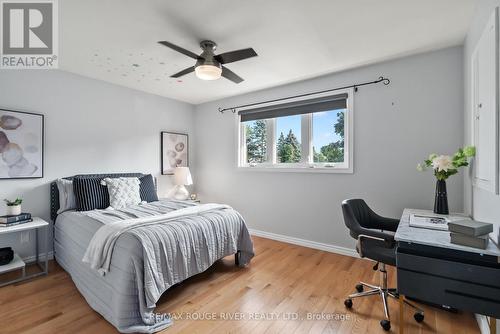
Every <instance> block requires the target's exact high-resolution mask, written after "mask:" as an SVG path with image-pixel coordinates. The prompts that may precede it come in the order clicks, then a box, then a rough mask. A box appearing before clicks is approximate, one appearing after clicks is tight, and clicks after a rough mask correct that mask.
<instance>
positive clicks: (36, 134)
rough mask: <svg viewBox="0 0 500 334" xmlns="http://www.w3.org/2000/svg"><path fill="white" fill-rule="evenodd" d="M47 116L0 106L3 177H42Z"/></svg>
mask: <svg viewBox="0 0 500 334" xmlns="http://www.w3.org/2000/svg"><path fill="white" fill-rule="evenodd" d="M43 123H44V116H43V115H41V114H35V113H30V112H24V111H15V110H8V109H0V179H10V180H12V179H35V178H43V135H44V133H43V131H44V130H43V127H44V124H43Z"/></svg>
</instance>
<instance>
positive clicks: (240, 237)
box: [82, 201, 254, 308]
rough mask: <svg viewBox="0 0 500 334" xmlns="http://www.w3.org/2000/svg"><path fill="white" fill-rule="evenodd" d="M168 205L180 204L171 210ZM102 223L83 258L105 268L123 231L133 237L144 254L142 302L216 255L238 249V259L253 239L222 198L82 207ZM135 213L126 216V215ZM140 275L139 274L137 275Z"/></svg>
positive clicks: (248, 252)
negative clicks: (196, 202)
mask: <svg viewBox="0 0 500 334" xmlns="http://www.w3.org/2000/svg"><path fill="white" fill-rule="evenodd" d="M172 206H174V207H181V208H179V209H177V210H172ZM87 215H89V216H90V217H92V218H94V219H97V220H99V221H101V222H102V223H103V225H102V226H101V227H100V228H99V229H98V230H97V232H96V233H95V234H94V236H93V238H92V240H91V241H90V243H89V245H88V247H87V250H86V252H85V255H84V257H83V259H82V260H83V262H85V263H88V264H89V265H90V266H91V267H92V268H93V269H96V270H99V271H100V272H101V273H102V274H105V273H106V272H108V271H109V270H110V265H111V259H112V254H113V249H114V246H115V244H116V241H117V240H118V238H119V237H120V235H122V234H123V233H126V232H127V233H130V234H132V235H134V236H135V237H137V239H139V241H140V242H141V244H142V246H143V254H144V261H143V266H144V294H145V297H146V298H145V299H146V305H147V307H148V308H151V307H155V305H156V304H155V303H156V301H157V300H158V299H159V298H160V296H161V294H162V293H163V292H164V291H166V290H167V289H168V288H169V287H171V286H172V285H174V284H176V283H178V282H180V281H182V280H184V279H186V278H188V277H190V276H193V275H195V274H198V273H201V272H203V271H205V270H206V269H208V267H210V266H211V265H212V264H213V263H214V262H215V261H217V260H218V259H220V258H222V257H224V256H227V255H230V254H234V253H236V251H240V252H241V255H240V264H241V265H245V264H247V263H249V262H250V259H251V258H252V257H253V255H254V253H253V244H252V240H251V238H250V235H249V233H248V230H247V228H246V225H245V223H244V220H243V218H242V217H241V215H240V214H239V213H238V212H237V211H235V210H233V209H232V208H231V207H229V206H227V205H223V204H202V205H190V206H188V207H186V206H185V205H184V204H182V203H176V202H173V201H165V202H161V201H160V202H155V203H149V204H146V205H138V206H134V207H131V208H128V209H124V210H94V211H89V212H88V213H87ZM134 216H135V217H137V216H139V218H130V217H134ZM141 280H142V279H141Z"/></svg>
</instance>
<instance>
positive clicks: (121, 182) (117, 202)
mask: <svg viewBox="0 0 500 334" xmlns="http://www.w3.org/2000/svg"><path fill="white" fill-rule="evenodd" d="M101 184H103V185H106V187H108V193H109V205H110V206H111V207H112V208H113V209H122V208H126V207H128V206H131V205H137V204H139V203H141V196H140V192H139V184H140V181H139V179H138V178H137V177H119V178H109V177H107V178H105V179H103V180H102V181H101Z"/></svg>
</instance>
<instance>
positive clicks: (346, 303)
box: [344, 298, 352, 308]
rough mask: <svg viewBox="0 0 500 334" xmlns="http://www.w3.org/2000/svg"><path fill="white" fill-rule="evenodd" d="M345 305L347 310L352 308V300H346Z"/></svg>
mask: <svg viewBox="0 0 500 334" xmlns="http://www.w3.org/2000/svg"><path fill="white" fill-rule="evenodd" d="M344 305H345V307H347V308H352V299H350V298H348V299H346V300H344Z"/></svg>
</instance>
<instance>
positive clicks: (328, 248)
mask: <svg viewBox="0 0 500 334" xmlns="http://www.w3.org/2000/svg"><path fill="white" fill-rule="evenodd" d="M248 231H249V232H250V234H251V235H255V236H257V237H262V238H267V239H272V240H276V241H281V242H286V243H289V244H293V245H298V246H304V247H309V248H314V249H319V250H322V251H325V252H330V253H336V254H341V255H346V256H352V257H357V258H359V255H358V253H357V252H356V250H354V249H351V248H346V247H340V246H335V245H331V244H325V243H322V242H316V241H311V240H305V239H300V238H295V237H289V236H286V235H282V234H276V233H271V232H265V231H260V230H255V229H249V230H248Z"/></svg>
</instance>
